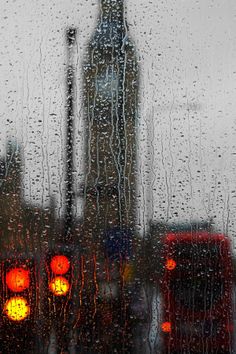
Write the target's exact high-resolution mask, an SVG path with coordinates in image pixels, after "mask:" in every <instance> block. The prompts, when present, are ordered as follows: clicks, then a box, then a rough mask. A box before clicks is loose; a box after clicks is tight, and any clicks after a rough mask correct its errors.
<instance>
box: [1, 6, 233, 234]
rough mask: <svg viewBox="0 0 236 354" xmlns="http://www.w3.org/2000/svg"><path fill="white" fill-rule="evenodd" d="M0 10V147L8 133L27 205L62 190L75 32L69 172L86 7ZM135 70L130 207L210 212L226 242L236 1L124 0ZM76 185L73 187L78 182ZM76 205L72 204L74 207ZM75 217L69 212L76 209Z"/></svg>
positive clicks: (143, 212)
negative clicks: (18, 147) (19, 147)
mask: <svg viewBox="0 0 236 354" xmlns="http://www.w3.org/2000/svg"><path fill="white" fill-rule="evenodd" d="M0 3H1V14H0V17H1V19H0V23H1V30H0V43H1V49H0V51H1V60H0V77H1V95H0V119H1V130H0V149H1V154H2V155H3V154H4V149H5V142H6V139H8V138H10V137H17V139H18V141H19V142H21V143H22V144H23V153H24V159H25V172H24V186H25V189H24V192H25V197H26V198H27V200H29V201H31V202H34V203H35V204H42V203H43V204H44V205H46V204H47V203H48V197H49V195H55V196H56V198H57V200H58V206H59V208H60V207H62V199H61V198H60V197H59V196H60V192H61V193H62V190H63V178H62V176H63V163H62V162H63V156H64V155H63V154H64V145H65V141H64V135H63V130H64V120H65V114H64V89H65V64H66V55H65V54H66V50H65V41H64V33H65V28H66V27H67V26H71V25H73V26H76V27H77V29H78V35H77V50H76V56H75V58H76V67H77V74H76V75H77V80H76V83H77V103H76V110H77V114H76V151H77V153H76V161H77V171H78V172H77V176H76V180H77V181H79V175H80V174H81V173H82V172H83V164H82V159H81V151H82V144H83V140H82V138H83V133H82V132H83V124H82V121H83V117H82V113H81V74H82V72H81V62H82V58H83V56H84V51H85V47H86V43H87V42H88V40H89V38H90V35H91V33H92V31H93V29H94V26H95V24H96V19H97V15H98V1H97V0H87V1H78V0H57V1H51V0H31V1H26V0H21V1H18V0H9V1H5V0H4V1H3V0H0ZM126 5H127V19H128V23H129V25H130V33H131V36H132V38H133V40H134V42H135V44H136V47H137V52H138V57H139V62H140V71H141V81H140V110H139V135H138V142H139V143H138V146H139V156H140V157H141V158H140V160H139V171H140V173H139V180H140V181H141V183H140V184H139V185H140V190H139V198H138V199H139V206H140V207H139V210H138V220H139V222H140V227H141V228H142V229H143V227H144V225H145V220H147V219H148V218H154V219H156V220H157V219H163V220H169V221H174V220H178V221H180V220H194V219H196V218H200V219H201V218H202V219H205V218H207V217H214V218H215V223H216V226H217V227H218V229H219V230H221V231H224V232H228V233H229V234H230V235H231V236H236V223H235V221H234V220H235V214H236V2H235V0H212V1H210V0H198V1H197V0H165V1H156V0H155V1H148V0H142V1H141V0H127V2H126ZM78 183H79V182H78ZM79 205H80V203H79V201H78V208H79ZM78 210H79V209H78Z"/></svg>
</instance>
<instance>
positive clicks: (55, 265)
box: [50, 255, 70, 275]
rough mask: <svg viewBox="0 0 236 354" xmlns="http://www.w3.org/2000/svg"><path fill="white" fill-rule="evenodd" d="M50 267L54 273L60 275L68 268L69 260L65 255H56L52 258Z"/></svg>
mask: <svg viewBox="0 0 236 354" xmlns="http://www.w3.org/2000/svg"><path fill="white" fill-rule="evenodd" d="M50 267H51V270H52V272H53V273H54V274H59V275H62V274H65V273H67V272H68V270H69V269H70V261H69V259H68V258H67V257H66V256H63V255H57V256H54V257H53V258H52V260H51V264H50Z"/></svg>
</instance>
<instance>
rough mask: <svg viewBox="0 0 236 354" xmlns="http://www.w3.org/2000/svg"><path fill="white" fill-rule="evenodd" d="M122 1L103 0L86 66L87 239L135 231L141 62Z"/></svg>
mask: <svg viewBox="0 0 236 354" xmlns="http://www.w3.org/2000/svg"><path fill="white" fill-rule="evenodd" d="M124 11H125V10H124V3H123V1H122V0H102V1H101V6H100V15H99V20H98V24H97V26H96V29H95V31H94V33H93V35H92V38H91V40H90V42H89V45H88V51H87V57H86V60H85V65H84V102H85V119H86V135H87V136H86V138H87V139H86V151H85V170H86V171H85V173H86V177H85V188H84V195H85V207H84V230H85V240H86V241H87V242H88V243H89V244H90V246H92V248H94V249H95V250H96V249H97V248H98V246H99V244H100V243H99V241H101V242H102V241H104V234H106V233H107V232H110V231H111V232H112V230H113V229H115V230H116V231H117V230H118V229H120V230H127V229H129V230H130V231H131V232H133V231H134V226H135V183H136V178H135V160H136V136H135V135H136V118H137V94H138V65H137V59H136V53H135V47H134V45H133V43H132V42H131V40H130V39H129V36H128V26H127V23H126V20H125V16H124Z"/></svg>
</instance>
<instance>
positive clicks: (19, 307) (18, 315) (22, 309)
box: [4, 296, 30, 321]
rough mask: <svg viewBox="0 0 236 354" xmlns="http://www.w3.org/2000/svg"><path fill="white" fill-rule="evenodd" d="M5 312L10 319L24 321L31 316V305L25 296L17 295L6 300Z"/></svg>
mask: <svg viewBox="0 0 236 354" xmlns="http://www.w3.org/2000/svg"><path fill="white" fill-rule="evenodd" d="M4 312H5V313H6V315H7V317H8V318H9V319H10V320H12V321H22V320H24V319H25V318H26V317H28V316H29V314H30V307H29V305H28V303H27V300H26V299H25V298H23V297H19V296H15V297H12V298H10V299H9V300H8V301H7V302H6V304H5V306H4Z"/></svg>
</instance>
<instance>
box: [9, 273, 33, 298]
mask: <svg viewBox="0 0 236 354" xmlns="http://www.w3.org/2000/svg"><path fill="white" fill-rule="evenodd" d="M6 284H7V286H8V288H9V289H10V290H11V291H14V292H16V293H20V292H22V291H24V290H26V289H27V288H29V285H30V275H29V270H27V269H24V268H12V269H11V270H9V272H7V274H6Z"/></svg>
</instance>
